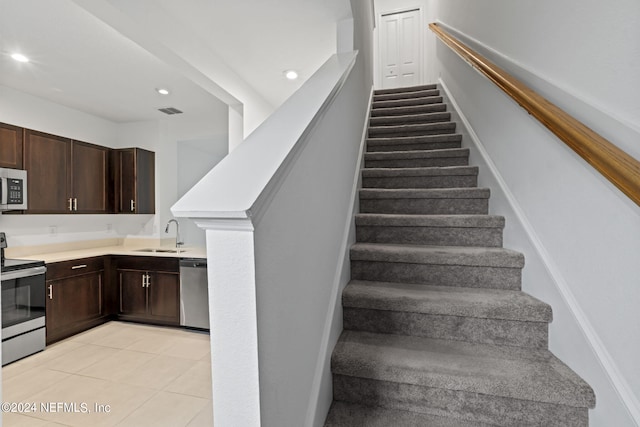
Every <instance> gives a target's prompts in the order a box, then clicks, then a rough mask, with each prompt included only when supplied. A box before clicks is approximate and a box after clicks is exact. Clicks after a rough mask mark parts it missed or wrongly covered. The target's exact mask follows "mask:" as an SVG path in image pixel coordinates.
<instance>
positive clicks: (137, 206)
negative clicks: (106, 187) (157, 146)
mask: <svg viewBox="0 0 640 427" xmlns="http://www.w3.org/2000/svg"><path fill="white" fill-rule="evenodd" d="M111 181H112V182H113V188H114V189H115V191H114V194H113V205H114V206H113V211H114V212H115V213H131V214H153V213H155V211H156V198H155V153H154V152H153V151H148V150H143V149H142V148H123V149H117V150H112V152H111Z"/></svg>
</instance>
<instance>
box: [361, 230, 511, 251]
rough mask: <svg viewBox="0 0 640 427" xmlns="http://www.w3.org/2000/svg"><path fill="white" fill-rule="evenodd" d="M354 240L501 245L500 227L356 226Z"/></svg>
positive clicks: (435, 244)
mask: <svg viewBox="0 0 640 427" xmlns="http://www.w3.org/2000/svg"><path fill="white" fill-rule="evenodd" d="M356 240H357V241H358V242H366V243H397V244H409V245H432V246H479V247H482V246H484V247H494V248H500V247H502V228H496V227H492V228H479V227H478V228H471V227H465V228H457V227H395V226H364V225H358V226H356Z"/></svg>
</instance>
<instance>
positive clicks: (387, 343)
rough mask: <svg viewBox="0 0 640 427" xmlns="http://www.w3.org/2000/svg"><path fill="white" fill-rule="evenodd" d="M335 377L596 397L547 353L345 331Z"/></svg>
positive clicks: (528, 396) (535, 397)
mask: <svg viewBox="0 0 640 427" xmlns="http://www.w3.org/2000/svg"><path fill="white" fill-rule="evenodd" d="M331 366H332V370H333V372H334V374H337V375H345V376H352V377H361V378H369V379H374V380H380V381H387V382H393V383H405V384H413V385H417V386H423V387H434V388H442V389H449V390H457V391H464V392H472V393H480V394H484V395H493V396H501V397H507V398H513V399H522V400H528V401H535V402H546V403H553V404H560V405H568V406H573V407H584V408H587V407H588V408H593V407H594V406H595V395H594V393H593V390H592V389H591V387H589V386H588V385H587V384H586V383H585V382H584V381H583V380H582V379H581V378H580V377H578V375H576V374H575V373H574V372H573V371H572V370H571V369H569V368H568V367H567V366H566V365H564V364H563V363H562V362H561V361H560V360H558V359H557V358H556V357H555V356H554V355H553V354H552V353H551V352H549V351H548V350H540V349H531V348H526V349H525V348H519V347H508V346H496V345H489V344H475V343H467V342H462V341H451V340H440V339H430V338H421V337H410V336H401V335H390V334H375V333H369V332H357V331H344V332H343V333H342V335H341V337H340V339H339V340H338V344H337V345H336V348H335V351H334V353H333V357H332V360H331Z"/></svg>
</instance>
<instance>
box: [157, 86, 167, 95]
mask: <svg viewBox="0 0 640 427" xmlns="http://www.w3.org/2000/svg"><path fill="white" fill-rule="evenodd" d="M156 92H158V93H159V94H160V95H169V90H168V89H165V88H162V87H160V88H157V89H156Z"/></svg>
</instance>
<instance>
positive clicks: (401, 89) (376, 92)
mask: <svg viewBox="0 0 640 427" xmlns="http://www.w3.org/2000/svg"><path fill="white" fill-rule="evenodd" d="M437 88H438V85H437V84H434V83H432V84H426V85H416V86H403V87H396V88H391V89H376V90H374V91H373V94H374V95H385V94H389V93H406V92H417V91H420V90H434V89H437Z"/></svg>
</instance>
